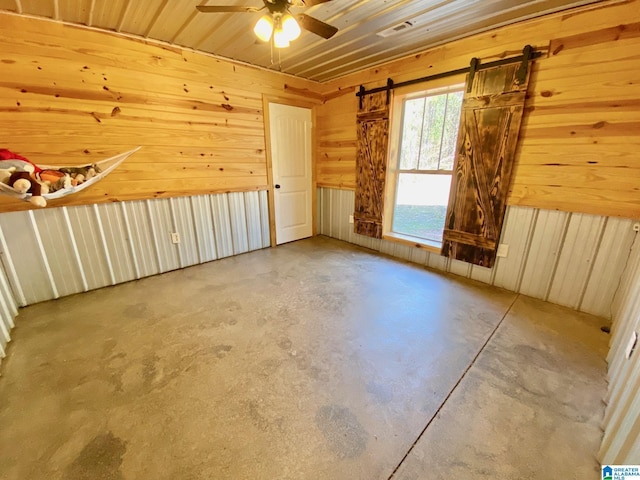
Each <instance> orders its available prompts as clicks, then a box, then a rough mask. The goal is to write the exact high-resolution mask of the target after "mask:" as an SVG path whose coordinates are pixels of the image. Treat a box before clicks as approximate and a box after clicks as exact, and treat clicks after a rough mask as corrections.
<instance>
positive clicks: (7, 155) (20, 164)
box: [0, 148, 42, 173]
mask: <svg viewBox="0 0 640 480" xmlns="http://www.w3.org/2000/svg"><path fill="white" fill-rule="evenodd" d="M0 165H2V168H9V167H16V169H17V170H22V171H24V172H31V173H38V172H39V171H40V170H42V169H41V168H40V167H39V166H37V165H36V164H35V163H33V162H32V161H31V160H29V159H28V158H26V157H23V156H22V155H18V154H17V153H13V152H12V151H11V150H7V149H6V148H0Z"/></svg>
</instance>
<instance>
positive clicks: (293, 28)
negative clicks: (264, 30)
mask: <svg viewBox="0 0 640 480" xmlns="http://www.w3.org/2000/svg"><path fill="white" fill-rule="evenodd" d="M282 30H283V31H284V33H285V34H286V35H287V38H288V39H289V41H290V42H292V41H294V40H295V39H296V38H298V37H299V36H300V33H301V30H300V25H298V22H296V19H295V18H293V15H291V14H290V13H287V14H285V15H284V16H283V17H282Z"/></svg>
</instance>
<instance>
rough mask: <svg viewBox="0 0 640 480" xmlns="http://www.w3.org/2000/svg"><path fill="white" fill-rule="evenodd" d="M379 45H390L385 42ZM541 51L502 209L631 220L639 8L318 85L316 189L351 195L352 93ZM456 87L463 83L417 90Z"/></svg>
mask: <svg viewBox="0 0 640 480" xmlns="http://www.w3.org/2000/svg"><path fill="white" fill-rule="evenodd" d="M389 41H392V39H391V38H390V39H389ZM526 44H531V45H533V46H535V47H537V48H538V49H541V50H545V51H546V52H548V54H547V55H546V56H545V58H543V59H540V60H537V61H536V62H535V65H534V67H533V71H532V77H531V83H530V88H529V92H530V96H529V97H530V98H529V99H528V101H527V112H526V114H525V117H524V119H523V126H522V130H521V142H520V143H521V144H520V148H519V151H518V155H517V168H516V172H515V179H514V182H513V185H512V189H511V192H510V196H509V200H508V203H509V204H510V205H522V206H530V207H536V208H542V209H549V210H556V209H557V210H564V211H570V212H582V213H590V214H597V215H606V216H620V217H628V218H639V217H640V1H638V0H629V1H612V2H604V3H602V4H597V5H594V6H591V7H585V8H580V9H575V10H571V11H567V12H564V13H560V14H555V15H552V16H547V17H544V18H541V19H538V20H532V21H527V22H523V23H520V24H517V25H512V26H508V27H503V28H499V29H496V30H493V31H491V32H488V33H483V34H479V35H475V36H473V37H469V38H466V39H462V40H458V41H453V42H451V43H447V44H445V45H442V46H440V47H437V48H433V49H431V50H428V51H426V52H424V53H421V54H418V55H414V56H411V57H407V58H404V59H402V60H398V61H394V62H391V63H388V64H385V65H383V66H381V67H379V68H372V69H368V70H364V71H361V72H358V73H356V74H352V75H349V76H347V77H343V78H341V79H338V80H335V81H332V82H328V83H326V84H324V85H323V86H322V92H323V94H325V95H326V98H327V99H328V101H326V103H325V104H324V105H322V106H321V107H320V108H319V109H318V112H317V118H318V127H317V128H318V145H319V150H318V152H317V183H318V186H320V187H331V188H343V189H352V188H354V187H355V156H356V129H355V118H356V107H357V99H356V97H355V90H356V88H357V87H358V86H359V85H361V84H363V85H365V87H367V88H373V87H377V86H383V85H384V84H385V83H386V79H387V77H391V78H392V79H393V80H394V82H396V83H398V82H401V81H404V80H409V79H413V78H418V77H423V76H426V75H432V74H436V73H439V72H445V71H448V70H454V69H458V68H462V67H465V66H468V65H469V61H470V59H471V57H474V56H475V57H479V58H481V60H482V61H485V62H488V61H491V60H496V59H498V58H501V57H505V56H512V55H517V54H519V53H520V52H521V50H522V48H523V46H524V45H526ZM460 82H464V77H463V76H460V77H451V78H449V79H446V80H440V81H437V82H431V83H425V84H423V85H424V88H431V87H438V86H442V85H446V84H454V83H460Z"/></svg>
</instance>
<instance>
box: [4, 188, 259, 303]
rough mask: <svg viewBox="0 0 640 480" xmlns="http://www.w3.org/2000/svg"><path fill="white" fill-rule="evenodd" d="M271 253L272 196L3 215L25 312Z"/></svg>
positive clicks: (13, 282) (8, 255) (10, 266)
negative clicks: (77, 296) (54, 300)
mask: <svg viewBox="0 0 640 480" xmlns="http://www.w3.org/2000/svg"><path fill="white" fill-rule="evenodd" d="M172 232H177V233H178V234H179V235H180V243H177V244H174V243H172V241H171V233H172ZM268 246H269V215H268V207H267V192H266V191H261V192H244V193H242V192H239V193H226V194H216V195H200V196H192V197H180V198H170V199H162V200H141V201H130V202H121V203H103V204H100V205H87V206H80V207H61V208H47V209H42V210H29V211H26V212H15V213H3V214H0V251H1V253H2V262H3V266H4V268H5V271H6V274H7V278H8V280H9V284H10V287H11V290H12V292H13V295H14V298H15V300H16V302H17V303H18V304H19V305H21V306H24V305H29V304H32V303H36V302H41V301H43V300H50V299H52V298H58V297H61V296H64V295H70V294H73V293H78V292H86V291H88V290H92V289H95V288H100V287H104V286H106V285H115V284H117V283H122V282H126V281H129V280H134V279H138V278H142V277H147V276H149V275H155V274H157V273H162V272H167V271H169V270H175V269H177V268H183V267H187V266H189V265H195V264H198V263H204V262H209V261H211V260H215V259H218V258H223V257H228V256H231V255H237V254H239V253H244V252H248V251H251V250H257V249H260V248H264V247H268Z"/></svg>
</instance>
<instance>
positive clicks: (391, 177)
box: [382, 79, 465, 253]
mask: <svg viewBox="0 0 640 480" xmlns="http://www.w3.org/2000/svg"><path fill="white" fill-rule="evenodd" d="M447 80H448V82H451V79H447ZM464 87H465V84H464V80H462V83H461V82H460V81H457V82H455V83H445V84H443V86H435V85H434V86H432V87H431V88H425V86H424V85H419V86H414V87H413V88H411V89H407V90H403V91H402V92H401V93H398V92H397V91H396V94H395V95H394V98H393V103H392V105H391V111H390V131H389V154H388V163H387V177H386V182H385V183H386V186H385V202H384V215H383V233H382V238H383V239H385V240H391V241H395V242H399V243H403V244H406V245H411V246H414V247H418V248H423V249H425V250H427V251H431V252H435V253H440V250H441V248H442V242H436V241H432V240H428V239H426V238H422V237H415V236H413V235H408V234H404V233H399V232H394V231H393V228H392V226H393V216H394V212H395V207H396V197H397V191H398V182H399V179H400V174H402V173H409V174H419V175H450V176H451V179H452V180H453V172H454V170H455V158H454V164H453V165H452V167H451V170H443V169H438V170H418V169H413V170H407V169H400V168H399V167H400V165H399V164H400V148H401V143H402V126H403V124H404V103H405V102H406V101H407V100H412V99H415V98H422V97H427V96H435V95H443V94H447V93H450V92H456V91H463V92H464ZM456 140H457V139H456ZM440 148H441V149H442V138H441V140H440ZM438 166H440V158H438ZM450 198H451V192H450V193H449V199H450Z"/></svg>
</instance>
